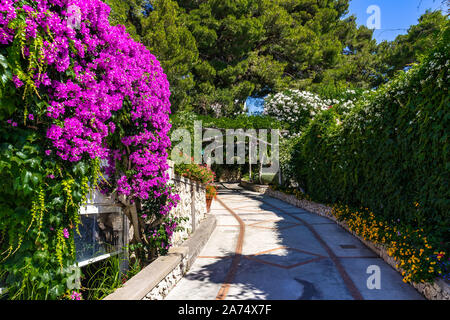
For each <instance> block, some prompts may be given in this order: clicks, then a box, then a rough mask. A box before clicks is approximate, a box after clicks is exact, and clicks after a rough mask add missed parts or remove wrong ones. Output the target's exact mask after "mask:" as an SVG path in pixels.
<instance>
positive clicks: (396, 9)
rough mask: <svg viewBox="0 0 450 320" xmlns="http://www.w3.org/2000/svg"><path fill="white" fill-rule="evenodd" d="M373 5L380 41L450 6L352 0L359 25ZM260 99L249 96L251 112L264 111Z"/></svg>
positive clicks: (418, 0)
mask: <svg viewBox="0 0 450 320" xmlns="http://www.w3.org/2000/svg"><path fill="white" fill-rule="evenodd" d="M371 5H376V6H378V7H379V8H380V14H381V16H380V22H381V29H379V30H375V31H374V37H375V39H377V41H378V43H379V42H381V41H383V40H387V41H392V40H394V39H395V37H397V36H398V35H400V34H406V33H407V30H408V28H409V27H410V26H412V25H415V24H417V23H418V21H419V17H420V16H421V15H422V14H424V13H425V12H426V11H427V10H428V9H430V10H436V9H441V10H443V11H446V10H447V9H448V8H447V7H445V5H443V4H442V1H441V0H351V1H350V8H349V15H352V14H354V15H355V16H356V22H357V23H358V25H366V24H367V19H368V18H369V17H370V16H371V13H367V9H368V8H369V6H371ZM261 102H262V101H261V100H260V99H252V98H249V99H248V100H247V107H248V108H249V109H250V112H254V111H262V109H263V106H262V104H261Z"/></svg>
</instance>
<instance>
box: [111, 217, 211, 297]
mask: <svg viewBox="0 0 450 320" xmlns="http://www.w3.org/2000/svg"><path fill="white" fill-rule="evenodd" d="M216 224H217V221H216V218H215V216H212V215H207V217H206V218H205V219H204V220H203V221H202V222H201V223H200V224H199V226H198V227H197V229H196V231H195V232H194V233H193V234H192V235H191V237H190V238H189V239H188V240H186V241H185V242H183V244H182V246H180V247H173V248H170V250H169V253H168V255H166V256H162V257H159V258H158V259H156V260H155V261H153V262H152V263H151V264H150V265H148V266H147V267H145V268H144V269H143V270H142V271H141V272H139V273H138V274H137V275H135V276H134V277H133V278H131V279H130V280H128V281H127V282H126V283H125V284H124V286H123V287H121V288H119V289H117V290H116V291H115V292H114V293H112V294H110V295H109V296H107V297H106V298H105V300H162V299H164V298H165V297H166V296H167V294H168V293H169V292H170V290H172V288H173V287H175V285H176V284H177V283H178V281H180V280H181V278H183V276H184V275H185V274H186V272H187V271H188V270H189V268H190V267H191V266H192V264H193V263H194V261H195V259H196V258H197V256H198V254H199V252H200V251H201V250H202V248H203V247H204V246H205V244H206V243H207V242H208V240H209V238H210V236H211V234H212V232H213V231H214V229H215V228H216Z"/></svg>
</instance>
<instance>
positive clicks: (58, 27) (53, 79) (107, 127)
mask: <svg viewBox="0 0 450 320" xmlns="http://www.w3.org/2000/svg"><path fill="white" fill-rule="evenodd" d="M28 3H29V4H30V5H28V4H23V2H22V1H17V0H2V1H1V4H0V44H6V45H7V44H11V43H12V41H13V40H14V34H15V30H13V29H11V24H10V22H11V21H12V20H13V19H15V18H16V17H17V16H18V14H21V15H24V17H25V19H26V29H25V36H26V38H27V39H30V38H34V37H36V35H37V34H40V33H41V34H42V33H45V32H47V33H49V34H50V35H51V37H46V38H45V40H44V41H43V42H42V49H41V51H42V54H43V61H44V62H45V68H44V69H43V70H42V72H37V71H36V72H35V74H34V75H33V77H32V80H33V81H34V86H35V87H36V89H37V90H39V91H40V92H45V93H46V95H47V96H48V97H49V101H47V103H46V107H45V108H46V109H45V110H42V112H41V113H42V114H38V113H37V112H34V114H33V115H30V117H29V119H30V120H33V119H34V117H36V116H37V117H39V120H40V121H47V122H48V123H49V125H48V128H47V138H48V140H49V142H50V145H51V148H50V149H48V150H46V151H45V153H46V154H47V155H48V156H50V155H52V156H55V155H56V156H58V157H60V158H61V159H63V160H65V161H69V162H78V161H80V160H81V159H83V158H86V157H88V158H92V159H94V158H100V159H104V160H105V161H106V162H107V164H108V165H107V167H106V168H104V170H105V172H106V173H107V174H108V175H109V176H110V177H112V174H115V175H116V176H118V177H119V178H118V180H117V191H118V193H119V194H124V195H126V196H131V197H136V198H140V199H143V200H146V199H149V198H150V197H152V198H154V197H168V198H169V200H170V201H168V202H167V203H166V204H164V205H161V208H160V210H161V214H163V215H165V214H167V213H168V212H169V211H170V209H171V208H172V207H173V206H174V205H176V197H175V196H174V195H172V194H171V193H170V192H167V191H163V192H159V191H158V190H166V188H164V186H165V185H166V184H167V181H168V178H169V177H168V175H167V173H166V171H167V169H168V165H167V157H168V154H167V149H168V148H169V147H170V139H169V137H168V132H169V130H170V124H169V114H170V101H169V98H170V91H169V83H168V81H167V76H166V75H165V74H164V71H163V69H162V67H161V65H160V63H159V62H158V60H157V59H156V58H155V56H154V55H152V54H151V53H150V52H149V51H148V50H147V49H146V48H145V46H144V45H142V44H140V43H138V42H136V41H134V40H133V39H132V38H131V37H130V36H129V35H128V34H127V33H126V31H125V27H124V26H121V25H118V26H111V25H110V24H109V22H108V17H109V13H110V8H109V6H108V5H106V4H105V3H103V2H102V1H100V0H34V1H28ZM70 8H71V9H70ZM73 8H77V10H75V11H74V10H73ZM69 9H70V10H69ZM78 9H79V10H78ZM73 12H77V16H76V19H78V21H76V22H77V23H76V24H75V25H74V24H73V23H72V24H71V23H69V21H71V20H73V19H72V18H73V17H72V16H71V15H72V14H73ZM31 50H32V48H29V47H26V46H25V48H24V49H23V53H24V55H25V56H28V55H29V54H30V52H31ZM50 71H51V72H50ZM55 71H56V73H55ZM57 73H59V74H62V75H67V74H71V76H59V75H58V76H55V74H57ZM24 77H25V76H24V75H20V74H18V75H14V77H13V82H14V85H15V86H16V87H17V88H20V87H22V86H23V85H24V83H27V84H28V83H29V82H28V81H26V80H29V79H25V78H24ZM121 112H127V113H128V114H129V117H130V120H131V124H130V127H129V128H127V130H125V135H124V134H123V131H122V135H121V136H120V139H119V140H117V139H115V140H114V141H120V142H119V145H109V144H108V141H111V140H110V139H109V138H110V137H111V136H113V135H114V134H116V133H117V131H116V127H117V126H118V125H119V124H118V123H117V122H116V121H117V120H116V119H117V115H118V114H120V113H121ZM44 118H46V119H44ZM13 125H17V124H16V123H13ZM123 156H127V157H128V158H129V159H130V162H131V167H132V168H133V173H132V174H128V175H126V174H125V173H123V174H122V173H120V172H116V161H119V160H121V158H122V157H123ZM155 191H157V192H156V193H155Z"/></svg>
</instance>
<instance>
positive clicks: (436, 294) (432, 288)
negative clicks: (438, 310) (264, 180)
mask: <svg viewBox="0 0 450 320" xmlns="http://www.w3.org/2000/svg"><path fill="white" fill-rule="evenodd" d="M242 186H244V185H242ZM251 190H253V191H255V190H254V188H251ZM262 193H263V194H266V195H268V196H270V197H273V198H276V199H280V200H282V201H285V202H287V203H289V204H292V205H293V206H296V207H299V208H302V209H304V210H306V211H309V212H312V213H315V214H317V215H320V216H323V217H326V218H328V219H330V220H332V221H334V222H335V223H337V224H338V225H340V226H341V227H342V228H344V229H345V230H346V231H347V232H349V233H351V234H352V235H353V236H355V237H356V238H358V239H359V240H360V241H361V242H362V243H364V245H366V246H367V247H368V248H369V249H371V250H372V251H374V252H375V253H376V254H377V255H378V256H379V257H380V258H382V259H383V260H384V261H385V262H386V263H388V264H389V265H390V266H391V267H392V268H394V269H395V270H397V271H398V272H400V273H401V272H402V271H403V270H402V269H401V268H397V265H398V262H397V261H396V260H395V259H394V258H393V257H391V256H389V255H388V254H387V251H386V248H385V247H384V246H382V245H379V244H374V243H372V242H369V241H366V240H364V239H363V238H361V237H360V236H358V235H357V234H356V233H355V232H353V231H351V230H350V229H349V227H348V225H347V224H346V223H345V222H341V221H338V220H337V219H336V218H335V217H334V216H333V215H332V214H331V210H332V208H331V207H329V206H326V205H323V204H319V203H315V202H312V201H308V200H299V199H297V198H296V197H295V196H293V195H288V194H285V193H283V192H280V191H275V190H272V189H270V188H267V189H266V190H264V191H263V192H262ZM412 286H413V287H414V288H416V290H417V291H419V292H420V293H421V294H422V295H423V296H424V297H425V298H427V299H428V300H450V286H449V285H448V284H447V283H446V282H445V281H443V280H442V279H436V280H435V281H434V282H433V283H412Z"/></svg>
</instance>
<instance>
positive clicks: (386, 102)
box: [294, 27, 450, 243]
mask: <svg viewBox="0 0 450 320" xmlns="http://www.w3.org/2000/svg"><path fill="white" fill-rule="evenodd" d="M449 52H450V29H449V28H448V27H447V29H446V31H445V32H443V34H442V35H441V38H440V40H439V43H438V45H437V46H436V48H435V49H434V50H432V51H431V52H430V53H429V54H428V55H427V56H426V58H424V59H423V61H422V62H421V63H420V64H419V65H415V66H414V67H413V68H412V69H411V70H410V71H409V72H404V73H401V74H399V75H398V76H396V77H395V78H394V79H393V80H392V81H391V82H389V83H388V84H386V85H384V86H382V87H381V88H380V89H378V90H377V91H376V92H375V93H372V94H370V95H369V96H368V97H367V101H366V102H364V101H360V103H359V105H358V106H357V107H356V108H355V109H354V110H353V112H352V113H350V115H348V116H347V117H346V118H344V119H343V120H342V121H343V122H342V124H341V125H339V124H338V121H337V120H338V118H339V115H338V114H337V113H336V112H335V111H333V110H329V111H326V112H325V113H323V114H322V115H321V116H320V117H318V118H316V119H315V120H314V121H313V122H312V123H311V124H310V126H309V127H308V129H307V131H306V132H305V134H304V135H303V136H302V138H301V141H300V143H299V144H298V145H297V147H296V149H297V151H298V152H297V153H296V156H295V157H294V159H295V161H294V165H295V166H296V169H297V170H296V172H297V177H296V178H297V180H298V181H299V182H300V183H301V185H302V186H303V187H304V188H305V189H306V191H307V193H308V194H310V195H311V196H312V197H313V198H315V199H317V200H319V201H323V202H327V203H334V202H342V203H345V204H349V205H353V206H357V207H359V206H363V207H368V208H370V209H371V210H373V211H374V212H375V213H377V214H381V215H383V216H384V217H385V218H389V219H394V218H395V219H400V220H401V221H402V222H408V223H411V224H412V225H413V226H421V227H423V228H424V229H428V231H433V232H434V236H435V237H436V238H437V239H440V241H442V240H443V241H444V242H445V243H448V242H449V241H448V240H449V231H450V230H449V226H450V223H449V222H450V221H449V212H450V188H449V183H450V170H449V169H450V153H449V148H450V142H449V131H448V128H450V101H449V94H448V88H449V78H448V77H449V75H448V63H449V59H450V54H449ZM416 203H418V205H416Z"/></svg>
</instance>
